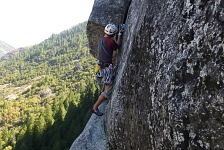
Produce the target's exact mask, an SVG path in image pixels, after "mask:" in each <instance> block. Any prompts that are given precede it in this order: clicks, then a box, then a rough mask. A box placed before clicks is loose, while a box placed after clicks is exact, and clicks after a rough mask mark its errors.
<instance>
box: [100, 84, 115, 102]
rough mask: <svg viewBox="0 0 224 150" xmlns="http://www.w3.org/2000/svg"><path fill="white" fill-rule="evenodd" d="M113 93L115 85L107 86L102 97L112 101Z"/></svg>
mask: <svg viewBox="0 0 224 150" xmlns="http://www.w3.org/2000/svg"><path fill="white" fill-rule="evenodd" d="M112 92H113V85H112V84H105V89H104V91H103V92H102V93H101V95H103V96H104V97H106V98H107V99H110V98H111V95H112Z"/></svg>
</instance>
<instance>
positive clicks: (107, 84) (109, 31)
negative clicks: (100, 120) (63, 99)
mask: <svg viewBox="0 0 224 150" xmlns="http://www.w3.org/2000/svg"><path fill="white" fill-rule="evenodd" d="M104 33H105V34H104V36H103V37H101V38H100V39H99V41H98V64H97V66H96V78H97V79H101V80H102V82H103V87H102V90H101V94H100V96H99V98H98V100H97V101H96V103H95V104H94V105H93V110H92V112H93V113H95V114H96V115H98V116H102V115H103V113H102V112H100V111H99V109H98V106H99V105H100V104H101V103H102V102H103V101H105V100H106V99H110V98H111V95H112V90H113V82H114V78H115V77H114V76H115V74H114V73H115V68H114V65H113V62H112V61H113V52H114V51H116V50H117V49H118V48H119V47H120V46H121V36H122V33H123V30H122V29H120V31H119V33H118V28H117V26H116V25H115V24H108V25H106V27H105V29H104ZM117 33H118V38H117V40H116V41H115V40H114V37H115V35H116V34H117ZM98 82H99V80H98Z"/></svg>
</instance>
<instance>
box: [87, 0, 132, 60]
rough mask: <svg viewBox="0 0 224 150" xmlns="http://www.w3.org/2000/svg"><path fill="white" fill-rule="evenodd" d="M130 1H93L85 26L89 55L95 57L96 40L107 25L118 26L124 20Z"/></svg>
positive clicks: (102, 33)
mask: <svg viewBox="0 0 224 150" xmlns="http://www.w3.org/2000/svg"><path fill="white" fill-rule="evenodd" d="M130 2H131V0H95V1H94V5H93V9H92V12H91V14H90V16H89V19H88V24H87V29H86V30H87V31H86V32H87V37H88V40H89V47H90V53H91V54H92V55H94V56H95V57H97V43H98V39H99V38H100V37H102V36H103V35H104V27H105V26H106V25H107V24H108V23H114V24H116V25H120V24H122V23H123V21H124V20H125V19H126V16H127V14H126V13H127V10H128V8H129V5H130Z"/></svg>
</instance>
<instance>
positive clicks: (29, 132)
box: [0, 22, 98, 150]
mask: <svg viewBox="0 0 224 150" xmlns="http://www.w3.org/2000/svg"><path fill="white" fill-rule="evenodd" d="M85 32H86V22H84V23H81V24H78V25H76V26H74V27H73V28H71V29H69V30H65V31H63V32H61V33H60V34H53V35H52V36H51V37H50V38H49V39H46V40H45V41H43V42H41V43H40V44H37V45H34V46H32V47H30V48H26V49H25V48H23V49H21V50H19V51H18V52H17V53H16V54H14V55H11V56H10V57H9V59H4V60H1V61H0V107H1V112H0V116H3V117H2V118H0V149H4V148H5V147H7V146H12V147H13V148H15V150H20V149H23V150H24V149H34V150H39V149H42V148H46V147H47V148H48V149H54V147H55V146H56V145H57V146H56V147H58V149H66V148H68V147H70V145H71V143H72V141H73V140H74V139H75V138H76V137H77V136H78V135H79V133H80V132H81V131H82V129H83V128H84V125H85V123H86V121H87V120H88V118H89V116H90V114H91V111H90V109H91V105H92V104H93V102H94V100H95V99H96V95H97V94H96V93H98V88H97V87H96V86H95V85H94V80H93V79H94V78H93V77H94V67H95V63H96V60H95V58H93V57H92V56H91V55H90V54H89V48H88V44H87V38H86V34H85ZM65 129H69V130H65ZM62 130H65V131H64V132H61V131H62ZM6 133H7V134H6ZM8 133H10V134H8ZM46 136H47V137H48V139H47V140H46ZM43 140H44V141H45V142H41V141H43ZM2 141H3V142H2ZM46 141H48V142H46ZM1 143H3V144H1ZM59 144H60V145H59Z"/></svg>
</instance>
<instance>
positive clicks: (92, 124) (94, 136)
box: [70, 101, 107, 150]
mask: <svg viewBox="0 0 224 150" xmlns="http://www.w3.org/2000/svg"><path fill="white" fill-rule="evenodd" d="M106 104H107V102H106V101H105V102H104V103H103V104H102V105H100V107H99V110H100V111H101V112H104V113H105V108H106ZM105 118H106V115H103V116H97V115H95V114H92V116H91V118H90V119H89V121H88V123H87V124H86V127H85V129H84V130H83V132H82V133H81V134H80V135H79V137H78V138H77V139H76V140H75V141H74V142H73V144H72V146H71V148H70V150H105V149H106V144H107V142H106V127H105V122H106V121H105Z"/></svg>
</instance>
